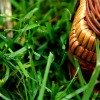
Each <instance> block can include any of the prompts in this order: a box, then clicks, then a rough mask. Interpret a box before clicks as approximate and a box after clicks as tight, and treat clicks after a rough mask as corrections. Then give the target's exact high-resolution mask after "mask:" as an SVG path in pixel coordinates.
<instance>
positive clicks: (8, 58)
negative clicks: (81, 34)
mask: <svg viewBox="0 0 100 100" xmlns="http://www.w3.org/2000/svg"><path fill="white" fill-rule="evenodd" d="M10 1H11V4H12V12H13V16H12V17H11V18H12V22H13V24H14V27H13V29H0V66H1V68H0V97H1V98H0V99H4V100H37V99H38V100H68V99H69V100H71V99H74V100H81V99H82V96H83V100H86V98H87V100H88V98H89V97H90V98H95V99H96V98H98V97H100V96H99V95H98V94H97V93H93V87H94V85H95V81H96V80H97V76H98V74H99V70H98V69H99V67H96V68H95V71H94V73H93V75H92V77H91V79H90V81H89V83H86V81H85V79H84V77H83V75H82V72H81V69H80V65H79V62H78V60H77V59H76V58H75V57H74V56H73V57H71V56H70V55H69V53H68V41H69V33H70V29H71V25H72V21H73V19H72V17H73V15H74V13H75V9H76V6H75V5H76V2H77V0H74V1H73V0H21V1H19V2H18V1H16V0H10ZM5 16H6V15H3V14H1V15H0V26H3V25H4V22H3V18H4V17H5ZM8 31H13V33H14V37H13V38H7V37H6V34H7V32H8ZM96 47H97V49H96V50H97V54H98V56H97V66H99V62H100V61H99V55H100V54H99V44H98V41H97V46H96ZM69 60H70V61H71V63H72V64H73V65H75V66H74V67H75V69H76V73H75V75H73V76H72V77H71V76H70V72H69V67H70V66H69ZM77 77H78V79H77ZM91 93H92V95H91Z"/></svg>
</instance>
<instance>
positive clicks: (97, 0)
mask: <svg viewBox="0 0 100 100" xmlns="http://www.w3.org/2000/svg"><path fill="white" fill-rule="evenodd" d="M97 37H100V0H80V5H79V7H78V9H77V12H76V15H75V18H74V21H73V25H72V29H71V33H70V38H69V51H70V52H71V53H72V54H75V55H76V56H77V57H78V58H79V59H80V60H83V61H86V62H88V63H96V52H95V41H96V38H97Z"/></svg>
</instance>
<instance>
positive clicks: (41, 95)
mask: <svg viewBox="0 0 100 100" xmlns="http://www.w3.org/2000/svg"><path fill="white" fill-rule="evenodd" d="M53 58H54V57H53V54H52V53H51V52H50V54H49V57H48V61H47V65H46V69H45V73H44V78H43V81H42V85H41V89H40V91H39V96H38V100H43V96H44V91H45V87H46V82H47V78H48V74H49V69H50V66H51V63H52V62H53Z"/></svg>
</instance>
